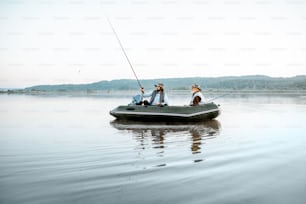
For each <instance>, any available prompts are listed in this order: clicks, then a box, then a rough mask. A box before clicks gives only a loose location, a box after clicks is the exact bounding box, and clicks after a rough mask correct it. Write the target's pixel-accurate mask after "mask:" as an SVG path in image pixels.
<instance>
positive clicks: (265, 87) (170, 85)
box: [1, 75, 306, 93]
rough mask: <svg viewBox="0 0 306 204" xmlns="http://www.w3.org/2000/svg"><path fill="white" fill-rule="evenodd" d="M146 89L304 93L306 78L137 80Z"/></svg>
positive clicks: (105, 86) (124, 85)
mask: <svg viewBox="0 0 306 204" xmlns="http://www.w3.org/2000/svg"><path fill="white" fill-rule="evenodd" d="M140 82H141V84H142V86H144V87H145V89H146V90H152V89H153V85H154V84H156V83H158V82H162V83H164V84H165V88H166V89H167V90H189V89H190V87H191V85H192V84H194V83H196V84H199V85H200V86H201V87H202V88H203V90H206V91H213V90H215V91H217V90H219V91H220V90H222V91H306V76H295V77H287V78H280V77H278V78H275V77H268V76H263V75H253V76H240V77H237V76H227V77H194V78H166V79H146V80H140ZM138 88H139V87H138V85H137V81H136V80H131V79H119V80H112V81H100V82H95V83H90V84H60V85H38V86H32V87H28V88H24V89H14V90H2V91H1V93H39V92H62V93H65V92H80V91H81V92H87V93H90V92H96V91H113V90H121V91H125V90H135V89H138Z"/></svg>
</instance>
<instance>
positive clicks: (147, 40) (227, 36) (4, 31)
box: [0, 0, 306, 88]
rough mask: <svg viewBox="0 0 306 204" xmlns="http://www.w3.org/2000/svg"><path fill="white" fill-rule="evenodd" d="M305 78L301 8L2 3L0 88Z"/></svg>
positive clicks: (251, 2) (218, 0) (226, 3)
mask: <svg viewBox="0 0 306 204" xmlns="http://www.w3.org/2000/svg"><path fill="white" fill-rule="evenodd" d="M106 17H108V18H109V19H110V20H111V22H112V24H113V26H114V27H115V29H116V31H117V34H118V35H119V37H120V40H121V42H122V44H123V46H124V47H125V49H126V52H127V55H128V56H129V58H130V61H131V62H132V64H133V66H134V69H135V71H136V73H137V75H138V77H139V78H140V79H154V78H171V77H198V76H200V77H217V76H227V75H231V76H241V75H254V74H261V75H268V76H277V77H279V76H280V77H287V76H295V75H306V1H305V0H304V1H303V0H240V1H235V0H151V1H150V0H1V1H0V87H2V88H22V87H27V86H32V85H38V84H62V83H64V84H67V83H91V82H96V81H100V80H112V79H123V78H124V79H134V75H133V73H132V71H131V69H130V67H129V65H128V63H127V61H126V59H125V57H124V55H123V53H122V51H121V49H120V47H119V44H118V42H117V40H116V38H115V36H114V34H113V33H112V30H111V28H110V26H109V24H108V22H107V20H106Z"/></svg>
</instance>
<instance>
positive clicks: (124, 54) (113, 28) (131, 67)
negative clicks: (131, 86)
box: [107, 18, 143, 89]
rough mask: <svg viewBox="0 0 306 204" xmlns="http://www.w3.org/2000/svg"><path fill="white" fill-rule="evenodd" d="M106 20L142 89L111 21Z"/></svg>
mask: <svg viewBox="0 0 306 204" xmlns="http://www.w3.org/2000/svg"><path fill="white" fill-rule="evenodd" d="M107 21H108V23H109V25H110V27H111V28H112V30H113V32H114V34H115V36H116V38H117V40H118V42H119V45H120V47H121V50H122V51H123V53H124V55H125V57H126V59H127V61H128V63H129V65H130V67H131V69H132V71H133V73H134V76H135V78H136V80H137V83H138V86H139V87H140V88H141V89H143V87H142V86H141V84H140V81H139V79H138V77H137V75H136V72H135V70H134V68H133V65H132V63H131V62H130V60H129V58H128V56H127V54H126V52H125V50H124V48H123V46H122V44H121V42H120V39H119V37H118V35H117V33H116V31H115V29H114V27H113V25H112V23H111V22H110V20H109V19H108V18H107Z"/></svg>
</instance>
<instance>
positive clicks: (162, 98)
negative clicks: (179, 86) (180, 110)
mask: <svg viewBox="0 0 306 204" xmlns="http://www.w3.org/2000/svg"><path fill="white" fill-rule="evenodd" d="M154 86H155V88H156V89H155V90H154V91H153V92H152V93H150V94H144V90H143V89H141V92H142V93H143V97H151V98H150V101H149V102H148V101H146V100H145V101H144V105H155V106H164V105H168V97H167V94H166V93H165V92H164V84H162V83H158V84H155V85H154Z"/></svg>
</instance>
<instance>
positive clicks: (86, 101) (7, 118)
mask: <svg viewBox="0 0 306 204" xmlns="http://www.w3.org/2000/svg"><path fill="white" fill-rule="evenodd" d="M187 94H189V93H187ZM171 98H172V104H182V105H183V104H188V98H187V100H186V98H184V97H183V96H181V95H178V96H173V97H171V96H170V99H171ZM130 99H131V97H129V96H127V95H123V96H122V95H120V94H117V95H116V94H115V96H111V95H109V96H94V97H93V96H87V97H86V96H84V97H72V96H29V95H0V203H5V204H10V203H14V204H16V203H22V204H24V203H26V204H27V203H31V204H35V203H39V204H41V203H105V204H111V203H116V204H117V203H154V204H156V203H167V204H169V203H176V204H183V203H184V204H185V203H188V204H194V203H199V204H203V203H222V204H223V203H235V204H237V203H241V204H245V203H248V204H249V203H261V204H262V203H269V204H271V203H278V204H279V203H286V204H287V203H290V204H295V203H301V204H302V203H303V204H304V203H305V200H306V194H305V192H306V170H305V169H306V134H305V133H306V126H305V121H306V97H305V96H297V95H296V96H275V95H274V96H273V95H272V96H253V95H247V96H236V97H230V96H227V97H222V98H219V99H217V100H216V101H215V102H216V103H219V104H220V105H221V108H222V114H221V115H220V116H219V117H218V118H217V119H216V120H212V121H208V122H202V123H196V124H179V125H177V124H163V123H160V124H158V123H157V124H156V123H154V124H142V123H122V122H117V121H114V118H113V117H112V116H110V115H109V110H111V109H113V108H115V107H116V106H118V105H120V104H127V103H129V102H130Z"/></svg>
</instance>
